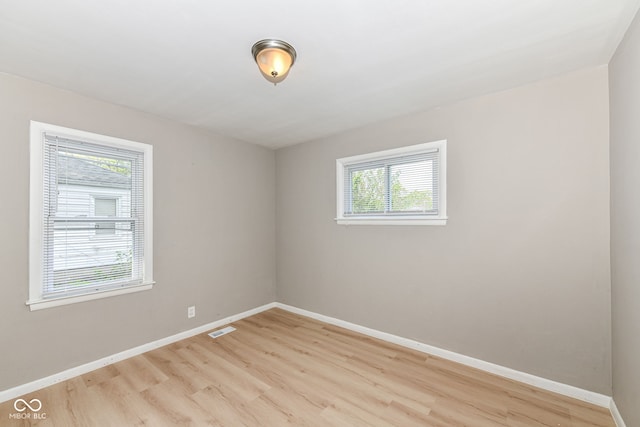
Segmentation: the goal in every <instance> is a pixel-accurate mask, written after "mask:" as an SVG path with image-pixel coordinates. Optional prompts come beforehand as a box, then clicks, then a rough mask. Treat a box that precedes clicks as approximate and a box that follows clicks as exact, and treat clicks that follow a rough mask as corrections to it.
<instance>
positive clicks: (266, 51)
mask: <svg viewBox="0 0 640 427" xmlns="http://www.w3.org/2000/svg"><path fill="white" fill-rule="evenodd" d="M251 52H252V53H253V58H254V59H255V61H256V63H257V64H258V68H259V69H260V72H261V73H262V75H263V76H264V78H265V79H267V80H268V81H270V82H271V83H273V84H277V83H280V82H281V81H283V80H284V79H285V78H286V77H287V75H288V74H289V70H290V69H291V66H292V65H293V63H294V62H295V60H296V51H295V49H294V48H293V46H291V45H290V44H289V43H286V42H283V41H281V40H272V39H267V40H260V41H259V42H257V43H256V44H254V45H253V48H252V49H251Z"/></svg>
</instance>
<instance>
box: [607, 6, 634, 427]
mask: <svg viewBox="0 0 640 427" xmlns="http://www.w3.org/2000/svg"><path fill="white" fill-rule="evenodd" d="M609 76H610V79H609V90H610V100H611V104H610V105H611V106H610V109H611V273H612V274H611V291H612V326H613V329H612V330H613V337H612V340H613V354H612V357H613V399H614V400H615V402H616V406H617V407H618V409H619V410H620V413H621V414H622V417H623V418H624V420H625V423H626V424H627V425H628V426H630V427H631V426H640V405H639V403H640V192H638V185H639V183H640V80H639V76H640V15H637V16H636V19H635V21H634V22H633V24H632V25H631V27H630V29H629V31H628V32H627V35H626V37H625V39H624V41H623V42H622V43H621V44H620V46H619V47H618V50H617V52H616V54H615V55H614V57H613V60H612V61H611V63H610V64H609Z"/></svg>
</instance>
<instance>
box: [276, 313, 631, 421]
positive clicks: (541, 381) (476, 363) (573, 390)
mask: <svg viewBox="0 0 640 427" xmlns="http://www.w3.org/2000/svg"><path fill="white" fill-rule="evenodd" d="M276 307H278V308H281V309H283V310H286V311H290V312H292V313H296V314H300V315H302V316H307V317H310V318H312V319H316V320H320V321H322V322H325V323H329V324H332V325H335V326H340V327H342V328H345V329H349V330H351V331H354V332H359V333H361V334H364V335H368V336H370V337H373V338H378V339H381V340H383V341H387V342H390V343H393V344H398V345H401V346H403V347H407V348H411V349H414V350H417V351H420V352H422V353H427V354H431V355H434V356H438V357H442V358H443V359H447V360H451V361H453V362H457V363H460V364H462V365H467V366H471V367H473V368H477V369H480V370H482V371H486V372H490V373H492V374H495V375H499V376H501V377H505V378H509V379H512V380H515V381H519V382H521V383H525V384H529V385H532V386H535V387H538V388H541V389H544V390H548V391H552V392H554V393H558V394H562V395H564V396H568V397H572V398H574V399H578V400H581V401H583V402H588V403H592V404H594V405H597V406H601V407H603V408H609V407H610V404H611V400H612V399H611V397H609V396H605V395H604V394H600V393H595V392H592V391H589V390H584V389H581V388H578V387H574V386H570V385H567V384H562V383H559V382H556V381H552V380H548V379H546V378H542V377H538V376H535V375H531V374H527V373H525V372H520V371H516V370H515V369H511V368H507V367H504V366H500V365H496V364H494V363H491V362H485V361H484V360H479V359H475V358H473V357H469V356H465V355H463V354H459V353H455V352H453V351H449V350H443V349H441V348H438V347H433V346H430V345H428V344H424V343H421V342H419V341H414V340H411V339H408V338H403V337H399V336H397V335H393V334H389V333H386V332H381V331H378V330H375V329H371V328H367V327H365V326H361V325H356V324H355V323H350V322H345V321H344V320H340V319H336V318H333V317H329V316H325V315H322V314H318V313H314V312H312V311H307V310H303V309H300V308H297V307H293V306H290V305H287V304H282V303H276ZM623 426H624V424H623Z"/></svg>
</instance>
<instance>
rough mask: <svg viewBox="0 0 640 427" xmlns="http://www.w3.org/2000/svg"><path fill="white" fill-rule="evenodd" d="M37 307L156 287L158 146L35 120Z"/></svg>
mask: <svg viewBox="0 0 640 427" xmlns="http://www.w3.org/2000/svg"><path fill="white" fill-rule="evenodd" d="M30 191H31V194H30V197H31V208H30V225H29V226H30V231H29V232H30V235H29V240H30V248H29V274H30V277H29V301H27V304H28V305H29V306H30V308H31V310H35V309H40V308H47V307H52V306H57V305H62V304H69V303H73V302H80V301H86V300H89V299H96V298H102V297H106V296H112V295H118V294H123V293H129V292H135V291H140V290H145V289H150V288H151V286H152V285H153V273H152V265H153V264H152V256H153V253H152V251H153V246H152V234H151V233H152V230H153V228H152V219H153V215H152V208H153V203H152V194H153V193H152V191H153V190H152V147H151V146H150V145H148V144H142V143H138V142H132V141H126V140H123V139H118V138H112V137H107V136H102V135H96V134H92V133H88V132H83V131H78V130H74V129H68V128H63V127H60V126H54V125H49V124H45V123H39V122H31V188H30Z"/></svg>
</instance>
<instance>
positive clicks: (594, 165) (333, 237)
mask: <svg viewBox="0 0 640 427" xmlns="http://www.w3.org/2000/svg"><path fill="white" fill-rule="evenodd" d="M607 78H608V76H607V68H606V67H604V66H603V67H598V68H592V69H587V70H583V71H580V72H575V73H572V74H567V75H564V76H561V77H557V78H553V79H548V80H544V81H540V82H537V83H535V84H531V85H527V86H523V87H519V88H515V89H512V90H508V91H504V92H500V93H495V94H491V95H487V96H483V97H479V98H474V99H471V100H467V101H463V102H460V103H457V104H454V105H450V106H446V107H442V108H439V109H434V110H430V111H427V112H424V113H421V114H416V115H412V116H408V117H403V118H398V119H395V120H391V121H386V122H381V123H377V124H374V125H371V126H368V127H364V128H361V129H358V130H355V131H352V132H349V133H344V134H340V135H337V136H334V137H331V138H327V139H322V140H318V141H314V142H310V143H306V144H302V145H297V146H293V147H288V148H283V149H280V150H278V151H277V153H276V175H277V178H276V188H277V203H276V211H277V214H276V220H277V258H276V259H277V282H278V285H277V292H278V301H280V302H283V303H286V304H291V305H293V306H296V307H300V308H304V309H307V310H311V311H314V312H318V313H322V314H325V315H328V316H332V317H336V318H339V319H343V320H346V321H349V322H353V323H356V324H360V325H364V326H368V327H371V328H374V329H378V330H381V331H385V332H389V333H393V334H397V335H400V336H403V337H406V338H410V339H415V340H418V341H421V342H424V343H427V344H430V345H435V346H437V347H440V348H444V349H448V350H452V351H455V352H458V353H462V354H465V355H468V356H471V357H476V358H479V359H482V360H485V361H489V362H493V363H497V364H500V365H503V366H507V367H511V368H513V369H517V370H520V371H524V372H528V373H531V374H533V375H538V376H541V377H544V378H548V379H552V380H555V381H559V382H562V383H566V384H571V385H574V386H577V387H581V388H585V389H588V390H592V391H595V392H599V393H604V394H610V393H611V341H610V328H611V322H610V308H611V307H610V268H609V266H610V264H609V157H608V156H609V145H608V141H609V128H608V118H609V111H608V86H607ZM440 139H446V140H448V176H447V179H448V190H447V197H448V215H449V221H448V224H447V225H446V226H375V225H367V226H365V225H350V226H343V225H337V224H336V222H335V221H334V218H335V215H336V212H335V209H336V196H335V188H336V182H335V161H336V159H337V158H341V157H346V156H352V155H356V154H363V153H368V152H372V151H378V150H384V149H389V148H395V147H400V146H405V145H411V144H418V143H424V142H429V141H436V140H440Z"/></svg>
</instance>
